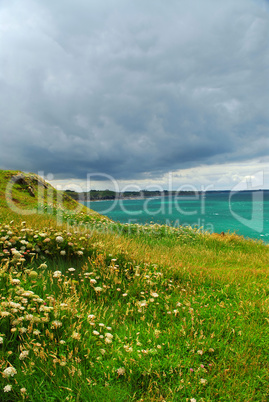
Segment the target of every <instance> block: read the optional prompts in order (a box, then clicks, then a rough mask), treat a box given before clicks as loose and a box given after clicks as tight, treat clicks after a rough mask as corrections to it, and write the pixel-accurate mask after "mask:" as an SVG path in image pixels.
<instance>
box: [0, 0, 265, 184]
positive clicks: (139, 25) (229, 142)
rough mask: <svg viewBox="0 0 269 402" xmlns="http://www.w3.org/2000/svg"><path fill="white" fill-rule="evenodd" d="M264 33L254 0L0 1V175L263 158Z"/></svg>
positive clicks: (159, 171) (133, 170)
mask: <svg viewBox="0 0 269 402" xmlns="http://www.w3.org/2000/svg"><path fill="white" fill-rule="evenodd" d="M145 3H146V4H145ZM268 34H269V7H268V3H266V2H265V1H263V0H257V1H252V0H237V1H236V2H234V0H228V1H226V2H221V1H213V0H205V1H203V4H202V5H201V3H199V4H198V3H197V2H196V1H194V0H189V1H182V2H177V1H171V2H169V4H164V2H162V1H151V0H149V1H147V2H142V1H136V2H131V1H123V0H116V1H113V2H112V1H106V2H105V1H103V2H100V1H99V2H97V1H88V0H87V1H86V0H78V1H76V2H73V1H66V0H65V1H62V0H57V1H56V2H55V1H51V0H47V1H46V2H43V1H31V0H21V1H4V2H2V3H1V5H0V49H1V50H0V90H1V97H0V118H1V128H0V135H1V149H0V168H4V169H7V168H9V169H21V170H29V171H38V170H39V171H40V170H43V171H45V172H51V173H54V174H56V175H59V176H61V177H77V178H83V177H85V176H86V174H87V173H92V172H103V173H108V174H111V175H113V176H114V177H116V178H118V179H125V180H126V179H128V178H129V179H136V178H137V179H140V178H143V177H145V175H146V174H150V176H151V177H154V176H156V177H158V176H159V177H161V176H162V175H163V174H165V173H166V172H168V171H170V170H176V169H184V168H190V167H196V166H199V165H200V164H203V165H205V164H214V163H223V164H225V163H230V162H236V161H238V162H240V161H244V160H248V159H253V158H262V157H266V155H267V154H268V149H269V143H268V126H269V125H268V104H269V84H268V82H269V81H268V78H269V74H268V66H269V49H268Z"/></svg>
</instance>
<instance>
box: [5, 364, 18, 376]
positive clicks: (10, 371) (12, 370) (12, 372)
mask: <svg viewBox="0 0 269 402" xmlns="http://www.w3.org/2000/svg"><path fill="white" fill-rule="evenodd" d="M15 374H17V370H16V369H15V368H14V367H12V366H10V367H7V368H6V369H5V370H4V371H3V377H4V378H9V377H13V376H14V375H15Z"/></svg>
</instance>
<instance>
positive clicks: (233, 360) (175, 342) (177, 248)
mask: <svg viewBox="0 0 269 402" xmlns="http://www.w3.org/2000/svg"><path fill="white" fill-rule="evenodd" d="M15 173H17V172H11V171H0V186H1V187H0V206H1V214H0V218H1V228H0V229H1V233H2V239H1V242H0V251H1V250H6V252H4V253H3V252H2V253H0V254H2V256H1V257H0V258H2V270H1V274H0V284H1V293H2V295H3V297H2V300H4V301H3V302H2V305H0V311H2V312H3V311H6V312H8V313H10V314H9V315H7V316H5V314H4V315H3V316H2V319H1V321H0V325H1V326H0V334H2V337H3V345H2V349H1V350H0V353H1V355H0V357H1V363H0V364H1V367H0V371H2V373H3V371H4V369H5V368H6V367H8V366H10V365H12V366H14V367H15V368H16V369H17V371H18V373H17V374H16V375H15V376H14V378H13V377H12V378H10V379H7V378H2V388H3V387H4V386H6V385H8V384H10V385H12V386H13V390H12V391H10V392H9V393H6V392H5V393H3V401H9V400H23V398H28V400H31V401H61V400H72V401H95V400H96V401H97V400H98V401H110V400H111V401H129V400H130V401H131V400H141V401H142V400H144V401H150V400H152V401H159V400H166V401H183V400H184V401H190V400H191V398H194V399H196V400H197V401H207V402H209V401H235V400H236V401H257V402H258V401H267V400H268V398H269V393H268V379H269V378H268V368H269V365H268V350H269V333H268V294H269V286H268V273H269V269H268V259H269V247H268V246H265V245H263V244H262V243H257V242H253V241H246V240H244V239H242V238H240V237H238V236H234V235H226V236H224V237H219V236H217V235H215V236H210V235H202V234H199V233H195V232H193V231H191V230H187V229H184V230H180V229H179V230H168V229H166V228H164V227H162V226H158V225H153V226H149V227H147V228H141V227H138V226H137V225H133V226H132V225H130V226H126V225H117V224H114V223H111V222H110V221H108V220H107V219H105V218H102V217H100V215H98V214H95V213H93V212H91V211H89V210H87V209H86V208H83V209H82V210H81V211H79V212H77V213H75V214H72V212H71V210H76V207H77V204H76V203H75V202H74V201H73V200H71V199H68V198H64V197H60V196H59V195H57V192H55V191H54V190H52V188H51V187H49V188H48V189H44V198H39V199H38V195H37V194H36V197H33V196H31V195H30V193H29V191H28V189H27V188H25V185H24V186H21V187H20V186H19V185H16V186H14V189H13V193H12V194H13V198H14V203H16V205H17V206H19V207H20V208H28V209H29V208H31V209H32V208H33V207H35V208H37V210H38V211H39V212H46V213H45V214H41V213H39V214H35V215H23V216H21V215H18V214H16V213H14V212H12V211H11V210H10V209H9V208H8V207H7V204H6V198H5V194H4V193H5V189H6V185H7V182H8V181H9V180H10V178H11V177H12V176H13V175H14V174H15ZM27 177H28V179H29V183H28V184H29V185H30V186H32V188H34V190H35V184H36V181H35V179H37V178H36V177H34V176H33V175H28V176H27ZM33 179H34V181H33ZM35 191H36V190H35ZM48 199H49V201H50V202H49V204H50V207H49V205H48V202H47V201H48ZM61 199H62V202H61V203H62V206H61V208H60V209H61V210H62V211H63V213H62V214H61V215H60V218H59V214H58V211H59V205H58V202H59V200H61ZM40 203H41V204H42V208H40ZM52 204H54V206H52ZM64 208H65V209H66V208H67V209H68V211H67V212H64ZM47 212H51V214H47ZM11 220H13V223H11V224H10V223H9V222H10V221H11ZM22 221H24V222H25V223H22ZM71 223H72V225H73V226H71ZM25 229H26V230H25ZM59 235H60V236H62V237H63V242H61V243H57V240H56V238H57V236H59ZM45 238H46V239H50V240H49V241H48V242H45ZM21 241H25V242H26V243H25V244H26V246H25V247H26V248H25V250H21V253H22V257H23V259H25V261H23V260H22V261H20V259H18V258H17V259H16V258H15V257H16V256H15V257H14V255H12V252H10V250H11V248H12V247H13V248H16V249H17V250H20V247H21V246H22V244H23V242H22V243H21ZM27 249H28V250H29V251H27ZM23 251H24V252H23ZM81 253H83V255H79V254H81ZM62 254H65V255H62ZM41 263H45V264H46V266H43V267H42V265H41ZM70 267H75V271H72V270H71V271H68V268H70ZM55 271H61V276H60V277H54V274H53V272H55ZM32 272H34V273H32ZM87 272H88V273H89V274H90V275H85V274H87ZM90 278H92V281H91V280H90ZM14 279H15V282H16V279H19V280H20V285H19V286H14V283H13V282H14ZM97 287H101V288H102V290H101V291H99V290H98V289H97V290H96V288H97ZM22 289H24V290H31V291H34V292H35V294H36V295H37V296H38V297H36V300H39V299H40V300H41V299H42V301H40V302H33V301H32V300H28V304H27V303H26V304H24V306H26V309H25V310H26V311H27V312H28V314H30V313H32V314H33V315H34V316H35V317H36V321H31V319H30V320H28V321H29V322H28V321H27V320H26V318H25V317H27V313H26V311H25V310H23V311H22V310H21V311H17V312H16V311H14V307H12V305H11V306H10V304H7V303H10V302H12V301H13V302H19V301H20V303H22V300H23V298H24V299H25V298H27V297H26V296H21V294H22V292H23V290H22ZM119 289H120V290H119ZM38 298H39V299H38ZM28 299H29V298H28ZM24 303H25V301H24ZM40 303H41V305H40ZM44 303H45V305H46V306H51V307H53V308H54V310H52V311H51V312H50V313H47V315H46V313H44V311H43V308H41V306H42V305H44ZM22 304H23V303H22ZM62 304H64V305H66V306H65V307H62ZM15 310H16V308H15ZM89 314H92V315H94V316H95V318H89ZM20 317H24V320H20ZM39 320H40V321H39ZM57 321H59V322H60V323H61V324H59V325H60V326H59V327H57V324H55V322H57ZM100 323H101V324H104V325H105V327H107V328H105V327H103V326H102V325H101V326H100V325H99V324H100ZM22 328H25V329H26V330H27V331H26V332H25V333H24V332H23V331H24V330H22ZM37 329H38V330H39V331H40V334H38V335H37V332H35V330H37ZM93 331H98V332H99V335H95V334H93ZM106 333H111V334H112V335H113V340H112V342H109V341H107V339H109V338H107V337H106V335H105V334H106ZM100 335H101V338H100ZM102 336H104V338H102ZM62 341H65V342H66V343H65V344H64V343H61V342H62ZM35 345H40V346H35ZM0 347H1V346H0ZM22 350H28V351H29V356H27V358H25V359H20V358H19V356H20V352H21V351H22ZM10 352H12V353H10ZM119 369H124V370H123V372H121V370H119ZM29 375H31V380H29ZM40 378H43V380H42V381H40ZM204 380H205V381H204ZM37 384H38V385H39V389H38V391H37ZM24 386H25V387H26V388H27V394H23V393H22V392H21V391H20V389H21V388H22V387H24ZM66 398H69V399H66Z"/></svg>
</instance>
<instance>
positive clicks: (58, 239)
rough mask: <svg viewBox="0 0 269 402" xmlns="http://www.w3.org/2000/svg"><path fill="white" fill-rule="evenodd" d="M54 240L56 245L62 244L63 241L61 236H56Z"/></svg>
mask: <svg viewBox="0 0 269 402" xmlns="http://www.w3.org/2000/svg"><path fill="white" fill-rule="evenodd" d="M55 240H56V241H57V243H62V242H63V241H64V239H63V237H62V236H57V237H56V238H55Z"/></svg>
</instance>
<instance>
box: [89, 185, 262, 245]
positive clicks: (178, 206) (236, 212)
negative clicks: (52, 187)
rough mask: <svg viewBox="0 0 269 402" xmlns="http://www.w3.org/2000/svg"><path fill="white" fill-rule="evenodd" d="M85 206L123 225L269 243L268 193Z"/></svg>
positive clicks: (185, 197) (146, 200) (201, 194)
mask: <svg viewBox="0 0 269 402" xmlns="http://www.w3.org/2000/svg"><path fill="white" fill-rule="evenodd" d="M85 204H86V205H87V206H88V207H89V208H91V209H93V210H95V211H97V212H99V213H100V214H103V215H106V216H108V217H109V218H111V219H112V220H114V221H118V222H121V223H139V224H146V223H160V224H166V225H170V226H178V225H186V226H192V227H199V228H203V229H204V230H206V231H208V232H211V233H212V232H216V233H221V232H228V231H229V232H235V233H237V234H239V235H243V236H245V237H249V238H254V239H260V240H263V241H264V242H266V243H269V190H265V191H253V192H252V191H240V192H236V193H234V194H233V193H230V192H227V191H222V192H221V191H219V192H218V191H214V192H207V193H197V194H196V195H193V196H188V197H187V196H181V197H176V196H163V197H155V198H146V199H129V200H128V199H125V200H122V199H120V200H114V201H113V200H112V201H106V200H104V201H91V202H85Z"/></svg>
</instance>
